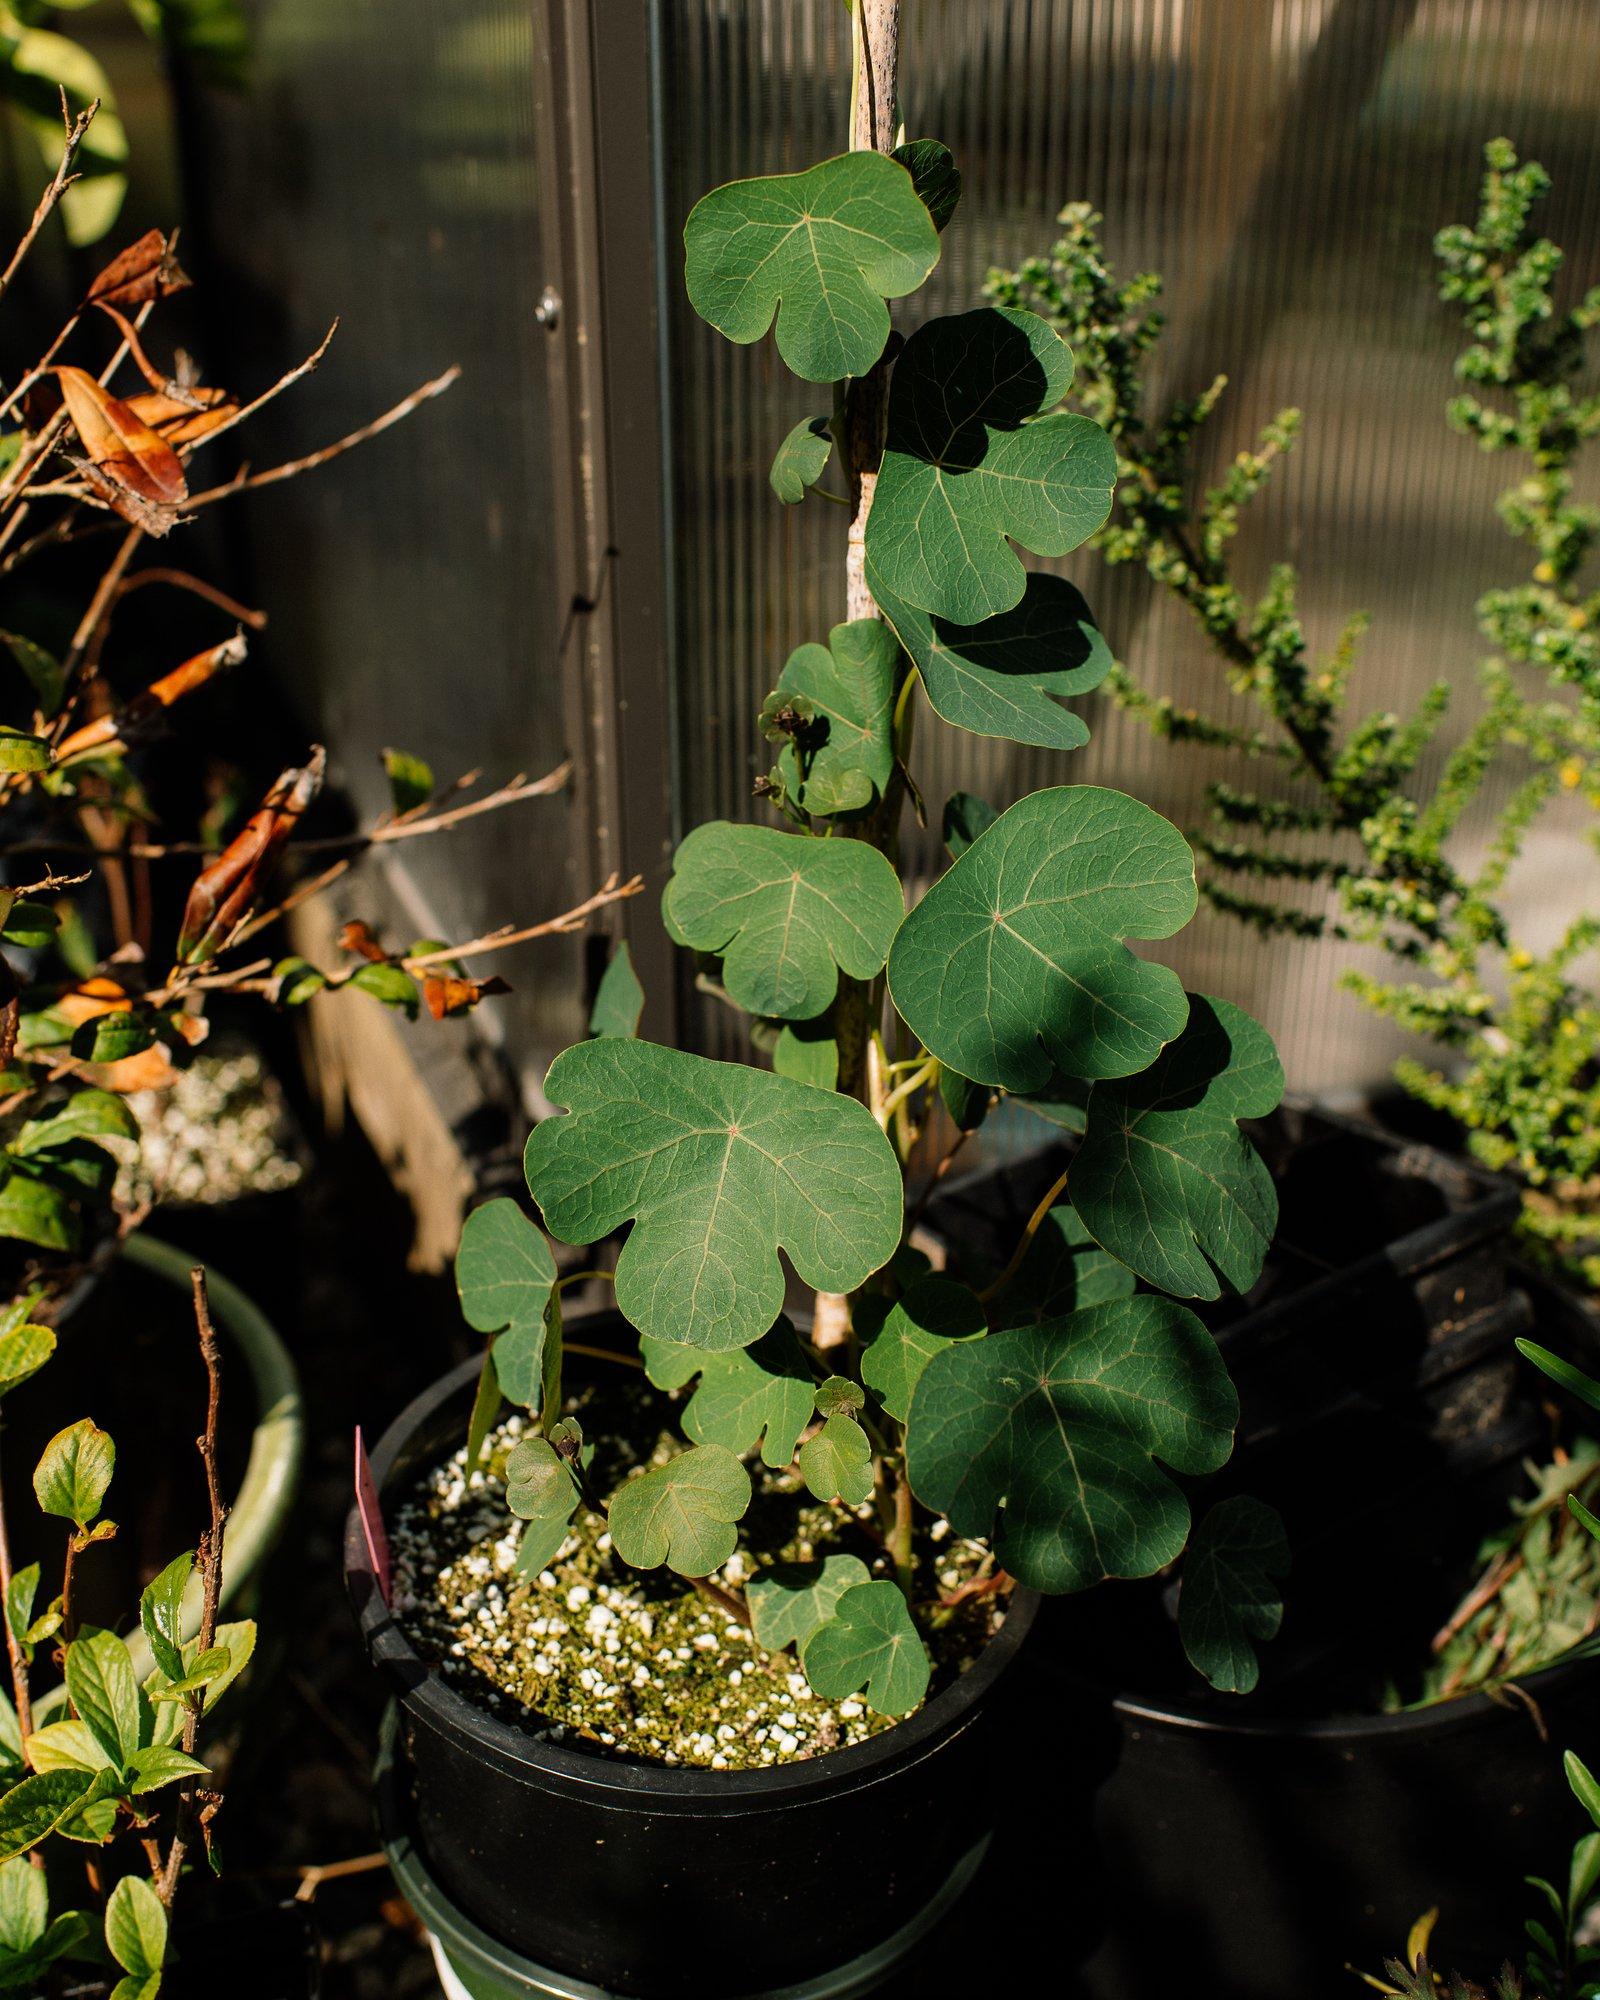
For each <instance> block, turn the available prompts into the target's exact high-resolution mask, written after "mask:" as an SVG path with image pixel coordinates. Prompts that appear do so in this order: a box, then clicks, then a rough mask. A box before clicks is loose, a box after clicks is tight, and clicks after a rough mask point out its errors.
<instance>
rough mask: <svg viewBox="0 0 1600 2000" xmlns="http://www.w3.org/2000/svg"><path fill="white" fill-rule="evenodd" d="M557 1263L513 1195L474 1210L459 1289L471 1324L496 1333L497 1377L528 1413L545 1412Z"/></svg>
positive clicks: (459, 1264)
mask: <svg viewBox="0 0 1600 2000" xmlns="http://www.w3.org/2000/svg"><path fill="white" fill-rule="evenodd" d="M555 1284H556V1261H555V1258H554V1257H553V1256H552V1255H551V1254H550V1246H549V1244H548V1243H546V1241H545V1240H544V1236H543V1234H542V1233H541V1232H540V1231H539V1230H538V1229H536V1228H535V1227H534V1225H533V1223H532V1222H530V1221H529V1219H528V1217H527V1216H526V1215H524V1214H523V1212H522V1210H521V1208H519V1207H518V1205H517V1203H516V1202H515V1201H513V1200H512V1199H511V1197H510V1196H509V1195H500V1196H497V1197H496V1198H495V1199H494V1200H493V1201H486V1202H484V1203H483V1204H482V1205H481V1206H480V1207H478V1208H475V1209H474V1210H473V1211H472V1213H471V1214H470V1215H469V1216H468V1217H467V1219H466V1222H465V1223H464V1224H463V1225H462V1229H461V1245H460V1248H459V1249H458V1250H457V1251H456V1291H457V1293H458V1294H459V1296H460V1299H461V1312H462V1316H463V1317H464V1318H465V1320H466V1322H467V1324H468V1326H473V1327H476V1328H477V1329H478V1331H479V1332H480V1333H493V1334H497V1335H498V1338H497V1339H496V1340H495V1342H494V1346H493V1348H492V1349H491V1353H492V1356H493V1360H494V1371H495V1378H496V1380H497V1381H498V1383H499V1385H500V1388H501V1390H502V1392H503V1393H504V1395H505V1396H506V1398H507V1400H508V1401H510V1402H513V1403H516V1404H518V1405H519V1406H520V1407H521V1408H523V1409H528V1410H534V1411H537V1410H539V1409H540V1408H542V1407H543V1404H542V1395H543V1382H544V1370H545V1360H546V1353H547V1349H548V1348H549V1347H550V1343H551V1336H552V1329H553V1327H555V1329H556V1331H555V1338H556V1339H557V1341H559V1338H560V1335H559V1328H558V1323H556V1322H554V1321H553V1317H552V1308H553V1306H554V1302H555V1297H556V1292H555Z"/></svg>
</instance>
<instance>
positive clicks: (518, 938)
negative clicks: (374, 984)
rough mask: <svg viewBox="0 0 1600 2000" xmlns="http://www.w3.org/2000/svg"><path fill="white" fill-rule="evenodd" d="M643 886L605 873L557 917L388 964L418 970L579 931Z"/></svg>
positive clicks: (638, 878) (638, 880)
mask: <svg viewBox="0 0 1600 2000" xmlns="http://www.w3.org/2000/svg"><path fill="white" fill-rule="evenodd" d="M643 888H644V877H643V876H642V875H635V876H633V877H632V878H631V879H630V880H629V881H627V882H618V880H617V878H616V876H615V875H608V876H607V877H606V880H605V882H604V883H603V884H602V885H601V887H600V888H598V889H596V891H595V892H594V894H593V895H592V896H589V897H587V898H586V899H585V900H584V901H583V902H581V903H578V904H576V905H574V907H573V908H572V909H570V910H564V911H563V912H562V913H561V915H560V916H559V917H546V919H545V920H544V922H543V923H542V924H528V925H526V926H525V927H524V928H523V929H522V930H511V929H510V928H509V927H508V928H504V929H501V930H498V931H489V932H487V933H486V934H485V935H484V936H483V937H476V938H469V939H468V941H467V942H466V943H465V944H448V945H444V946H442V947H441V948H440V949H439V950H438V951H422V952H415V953H407V954H406V955H405V956H403V957H399V958H396V959H394V960H393V961H392V963H394V964H397V965H402V966H404V967H405V969H406V971H407V972H421V971H423V970H424V969H425V968H426V967H427V966H430V965H448V964H449V963H450V961H451V960H452V959H457V958H477V957H479V956H481V955H482V954H483V953H484V952H489V951H504V950H505V949H506V947H507V946H508V945H513V944H526V943H527V942H528V941H529V939H530V938H540V937H551V936H554V935H557V934H559V933H563V932H566V931H577V930H582V928H583V926H584V923H585V921H586V919H588V918H589V917H591V916H593V915H594V913H595V911H596V910H603V909H605V908H606V907H607V906H608V905H609V904H611V903H621V902H626V900H627V899H628V898H629V897H630V896H637V895H638V894H640V892H641V891H642V890H643Z"/></svg>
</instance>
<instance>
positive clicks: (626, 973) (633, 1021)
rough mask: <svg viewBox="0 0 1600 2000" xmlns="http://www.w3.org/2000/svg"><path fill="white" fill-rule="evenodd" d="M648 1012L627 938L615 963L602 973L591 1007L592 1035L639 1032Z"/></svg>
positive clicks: (615, 954) (615, 958)
mask: <svg viewBox="0 0 1600 2000" xmlns="http://www.w3.org/2000/svg"><path fill="white" fill-rule="evenodd" d="M643 1012H644V988H643V987H642V986H641V985H640V984H639V975H638V973H636V972H635V971H634V969H633V954H632V952H630V951H629V949H628V940H627V939H626V938H624V939H623V940H622V942H621V943H620V944H619V945H618V946H617V948H616V950H615V951H614V952H613V953H612V954H611V963H610V964H609V965H608V966H607V967H606V969H605V971H604V972H603V973H602V974H601V977H600V984H599V986H598V987H596V989H595V996H594V1005H593V1007H591V1008H590V1010H589V1033H590V1034H591V1035H622V1036H628V1035H636V1034H638V1032H639V1016H640V1015H641V1014H642V1013H643Z"/></svg>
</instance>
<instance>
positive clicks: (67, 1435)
mask: <svg viewBox="0 0 1600 2000" xmlns="http://www.w3.org/2000/svg"><path fill="white" fill-rule="evenodd" d="M116 1464H117V1448H116V1445H115V1444H114V1443H113V1442H112V1440H111V1438H110V1437H109V1436H108V1435H107V1433H106V1432H105V1431H103V1430H101V1429H100V1428H99V1426H98V1425H96V1424H94V1423H92V1422H91V1421H90V1419H89V1418H88V1417H82V1418H80V1419H79V1420H78V1422H77V1423H75V1424H69V1425H68V1426H67V1428H66V1429H65V1430H63V1431H57V1432H56V1434H55V1436H54V1437H53V1438H52V1439H51V1440H50V1442H49V1443H48V1444H47V1445H46V1446H45V1448H44V1451H43V1452H42V1453H41V1455H40V1458H39V1463H38V1466H37V1467H36V1468H35V1471H34V1475H33V1491H34V1496H35V1498H36V1499H37V1500H38V1502H39V1505H40V1506H41V1507H42V1508H43V1509H44V1511H45V1512H46V1513H47V1514H54V1515H56V1516H57V1517H58V1518H59V1519H61V1520H64V1521H74V1522H76V1523H77V1525H78V1527H79V1528H80V1529H82V1528H87V1527H88V1526H89V1524H90V1522H91V1521H93V1520H94V1518H95V1516H96V1515H97V1514H98V1513H99V1512H100V1503H101V1501H102V1500H104V1498H105V1497H106V1488H107V1487H108V1486H109V1485H110V1484H111V1475H112V1473H113V1472H114V1471H115V1470H116Z"/></svg>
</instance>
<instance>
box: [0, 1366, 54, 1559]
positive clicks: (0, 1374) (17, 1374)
mask: <svg viewBox="0 0 1600 2000" xmlns="http://www.w3.org/2000/svg"><path fill="white" fill-rule="evenodd" d="M55 1351H56V1337H55V1335H54V1334H53V1333H52V1332H51V1331H50V1329H49V1327H47V1326H18V1327H13V1328H12V1330H11V1331H10V1332H9V1333H0V1396H5V1395H7V1394H9V1392H10V1391H11V1390H13V1389H15V1388H16V1387H17V1385H18V1384H19V1383H21V1382H26V1381H28V1380H29V1379H30V1378H31V1377H32V1376H34V1375H37V1374H38V1372H39V1370H40V1369H41V1368H42V1367H43V1366H44V1364H45V1363H46V1362H47V1361H48V1360H49V1359H50V1357H51V1355H52V1354H54V1353H55ZM13 1580H14V1579H13Z"/></svg>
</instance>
